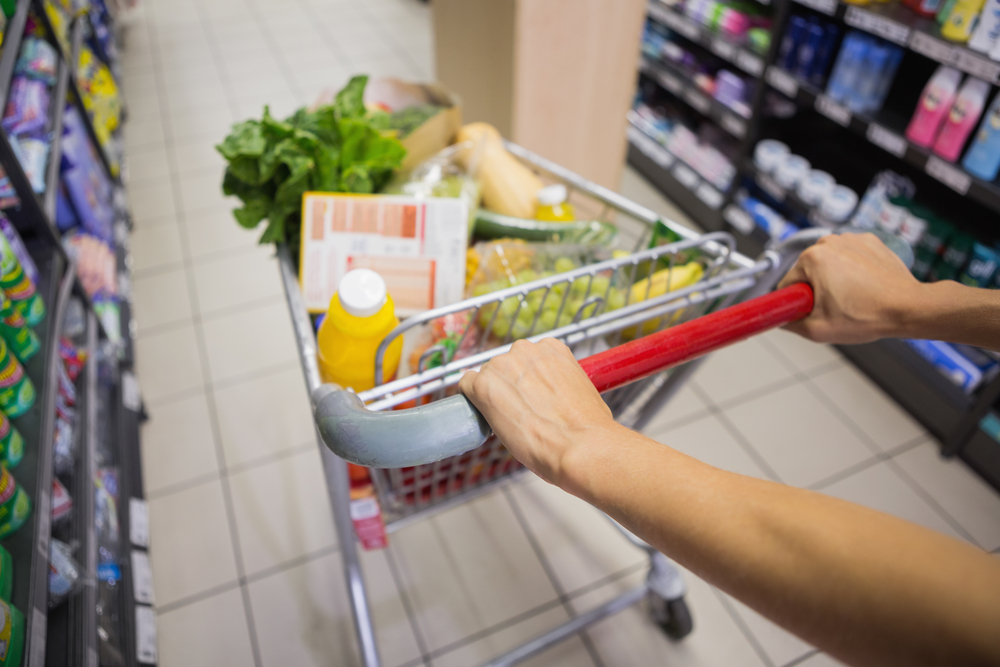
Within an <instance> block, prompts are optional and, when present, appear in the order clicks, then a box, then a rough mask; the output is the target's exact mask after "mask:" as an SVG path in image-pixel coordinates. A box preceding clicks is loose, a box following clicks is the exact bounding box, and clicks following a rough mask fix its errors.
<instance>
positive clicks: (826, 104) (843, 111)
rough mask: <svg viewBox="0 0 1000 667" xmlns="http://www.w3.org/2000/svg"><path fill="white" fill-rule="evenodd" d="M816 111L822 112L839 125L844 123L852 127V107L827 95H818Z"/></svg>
mask: <svg viewBox="0 0 1000 667" xmlns="http://www.w3.org/2000/svg"><path fill="white" fill-rule="evenodd" d="M816 111H818V112H820V113H821V114H823V115H824V116H826V117H827V118H829V119H830V120H832V121H833V122H834V123H837V124H838V125H843V126H844V127H850V125H851V111H850V109H848V108H847V107H845V106H844V105H842V104H839V103H837V102H834V101H833V100H831V99H830V98H829V97H827V96H826V95H817V96H816Z"/></svg>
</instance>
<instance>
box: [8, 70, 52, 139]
mask: <svg viewBox="0 0 1000 667" xmlns="http://www.w3.org/2000/svg"><path fill="white" fill-rule="evenodd" d="M48 111H49V86H48V85H46V83H45V82H44V81H39V80H37V79H32V78H29V77H27V76H16V77H14V80H13V81H12V82H11V84H10V91H9V92H8V94H7V107H6V109H5V110H4V114H3V121H2V123H0V125H2V126H3V129H4V130H5V131H6V132H7V133H8V134H12V135H15V136H20V135H30V134H33V133H41V132H43V131H44V129H45V126H46V124H48V121H49V117H48Z"/></svg>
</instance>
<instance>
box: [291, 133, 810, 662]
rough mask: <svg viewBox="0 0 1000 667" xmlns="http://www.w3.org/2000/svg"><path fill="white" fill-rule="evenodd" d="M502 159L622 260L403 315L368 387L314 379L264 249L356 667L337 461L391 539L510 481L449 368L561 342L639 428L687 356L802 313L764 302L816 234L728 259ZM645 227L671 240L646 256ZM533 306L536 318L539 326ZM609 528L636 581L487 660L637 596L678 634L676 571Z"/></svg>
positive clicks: (300, 322)
mask: <svg viewBox="0 0 1000 667" xmlns="http://www.w3.org/2000/svg"><path fill="white" fill-rule="evenodd" d="M508 149H509V150H510V151H511V152H512V153H513V154H515V155H516V156H517V157H519V158H520V159H521V160H522V161H523V162H525V163H526V164H527V165H528V166H529V167H531V168H532V169H534V170H535V171H537V172H539V174H540V175H541V176H542V177H543V178H544V179H547V180H550V181H556V182H562V183H564V184H565V185H566V186H567V188H568V189H569V190H570V192H571V201H573V203H574V205H576V206H577V207H578V208H580V209H583V210H588V211H593V212H594V215H595V217H600V218H603V219H605V220H609V219H611V218H613V219H614V222H615V224H616V225H617V226H618V227H619V229H621V231H622V233H621V235H620V238H623V239H628V240H629V245H630V246H631V250H632V252H623V251H618V252H615V253H613V254H612V256H611V257H610V258H608V259H606V260H604V261H599V262H595V263H592V264H589V265H585V266H581V267H579V268H575V269H573V270H571V271H566V272H562V273H557V274H553V275H547V276H543V277H540V278H537V279H535V280H530V281H528V282H524V283H517V281H516V280H513V281H512V282H513V283H514V284H512V285H511V286H510V287H509V288H506V289H502V290H499V291H495V292H492V293H489V294H484V295H482V296H478V297H474V298H471V299H467V300H465V301H462V302H459V303H456V304H452V305H450V306H446V307H443V308H438V309H435V310H431V311H428V312H426V313H423V314H421V315H418V316H415V317H412V318H409V319H407V320H406V321H404V322H402V323H401V324H400V325H399V326H397V327H396V329H394V330H393V331H392V332H391V333H390V334H389V335H388V336H387V337H386V339H385V340H384V341H383V342H382V344H381V346H380V348H379V353H378V355H377V360H376V368H375V377H376V387H375V388H374V389H371V390H369V391H364V392H361V393H359V394H355V393H354V392H352V391H349V390H348V391H344V390H341V389H340V388H339V387H335V386H333V385H322V384H321V381H320V376H319V370H318V367H317V363H316V339H315V335H314V333H313V328H312V323H311V321H310V318H309V315H308V313H307V312H306V310H305V307H304V304H303V301H302V297H301V294H300V292H299V288H298V281H297V277H296V271H295V268H294V263H293V259H292V257H291V254H290V251H289V249H288V248H287V247H281V248H279V250H278V256H279V264H280V269H281V276H282V281H283V283H284V287H285V294H286V297H287V300H288V305H289V310H290V312H291V316H292V321H293V326H294V330H295V334H296V338H297V343H298V347H299V353H300V357H301V362H302V367H303V371H304V373H305V379H306V385H307V388H308V389H309V392H310V394H311V396H312V401H313V408H314V416H315V420H316V426H317V432H318V435H319V439H318V440H319V443H320V445H321V446H320V450H321V455H322V460H323V467H324V473H325V477H326V482H327V491H328V493H329V496H330V503H331V506H332V509H333V516H334V521H335V523H336V530H337V534H338V540H339V543H340V544H341V545H342V548H343V563H344V576H345V578H346V582H347V589H348V591H349V594H350V597H351V605H352V611H353V614H354V621H355V631H356V634H357V638H358V641H359V644H360V647H361V654H362V657H363V660H364V664H365V665H366V666H367V667H374V666H376V665H379V664H381V663H380V662H379V656H378V650H377V647H376V643H375V633H374V628H373V625H372V621H371V615H370V613H369V609H368V601H367V596H366V593H365V584H364V580H363V577H362V575H361V570H360V565H359V562H358V555H357V546H356V538H355V535H354V531H353V524H352V521H351V517H350V512H349V503H350V495H349V493H350V485H349V479H348V471H347V464H346V461H351V462H353V463H356V464H359V465H364V466H367V467H369V468H370V469H371V470H370V472H371V474H372V480H373V483H374V486H375V489H376V493H377V496H378V500H379V503H380V505H381V507H382V512H383V516H384V517H385V520H386V529H387V530H388V531H390V532H391V531H392V530H395V529H397V528H399V527H401V526H403V525H406V524H407V523H409V522H412V521H416V520H419V519H421V518H424V517H426V516H429V515H430V514H431V513H434V512H439V511H441V510H442V509H445V508H448V507H451V506H453V505H455V504H457V503H461V502H465V501H467V500H470V499H472V498H474V497H476V496H477V495H480V494H482V493H485V492H487V491H489V490H491V489H492V488H494V487H495V486H496V485H498V484H501V483H503V482H505V481H508V480H510V479H511V478H512V477H513V476H515V475H517V474H519V473H520V472H523V468H522V466H521V464H520V463H519V462H518V461H517V460H516V459H514V458H513V457H512V456H511V455H510V453H509V452H507V450H506V449H505V448H504V447H503V445H502V444H501V443H500V442H499V441H498V440H497V439H496V438H495V437H493V436H492V435H491V433H490V429H489V425H488V424H487V423H486V421H485V420H484V419H483V418H482V416H481V415H480V414H479V413H478V412H477V411H476V410H475V409H474V408H473V407H472V405H471V404H470V403H469V402H468V400H466V399H465V398H464V397H463V396H461V395H460V394H457V393H456V390H455V385H456V384H457V382H458V380H459V378H460V377H461V375H462V373H463V372H465V371H466V370H468V369H472V368H476V367H478V366H480V365H482V364H483V363H485V362H486V361H488V360H489V359H491V358H493V357H495V356H497V355H499V354H503V353H504V352H506V351H507V350H508V349H509V348H510V346H511V344H512V343H513V341H514V340H515V339H522V338H524V339H528V340H531V341H538V340H541V339H542V338H547V337H548V338H558V339H560V340H562V341H563V342H565V343H566V344H567V345H569V346H570V348H571V349H572V350H573V352H574V354H575V356H576V357H577V358H578V359H579V360H580V363H581V366H582V367H583V368H584V370H585V371H586V372H587V373H588V376H589V377H590V378H591V380H592V381H593V382H594V384H595V385H596V386H597V388H598V389H599V390H600V391H601V392H602V393H603V395H604V398H605V400H606V402H607V403H608V405H609V406H610V407H611V410H612V413H613V414H614V415H615V417H616V419H618V420H619V421H620V422H622V423H624V424H626V425H628V426H630V427H633V428H641V427H642V426H643V425H645V423H646V422H647V421H648V420H649V418H650V417H652V416H653V415H654V414H655V413H656V412H657V411H658V410H659V409H660V408H661V407H662V406H663V405H664V404H665V403H666V402H667V401H668V400H669V399H670V397H671V396H672V395H673V394H674V393H675V392H676V390H677V389H678V388H679V387H680V386H681V384H682V383H683V382H684V380H685V379H686V378H687V377H688V376H689V375H690V374H691V372H692V371H693V369H694V367H695V364H696V363H697V362H696V361H694V360H695V359H696V358H697V357H699V356H701V355H703V354H707V353H708V352H711V351H712V350H714V349H717V348H719V347H722V346H724V345H727V344H729V343H732V342H735V341H737V340H741V339H743V338H746V337H748V336H750V335H753V334H755V333H759V332H762V331H765V330H767V329H770V328H773V327H775V326H779V325H781V324H784V323H787V322H790V321H793V320H795V319H799V318H801V317H804V316H805V315H807V314H808V313H809V311H810V310H811V309H812V291H811V290H810V289H809V288H808V287H807V286H805V285H795V286H792V287H790V288H785V289H783V290H779V291H777V292H773V293H770V292H771V289H772V288H773V287H774V285H775V284H776V282H777V280H778V279H779V278H780V276H781V275H783V273H784V271H785V270H786V269H787V268H788V267H789V266H790V264H791V263H792V262H794V259H795V257H796V256H797V254H796V253H795V250H796V248H797V247H799V245H800V244H801V245H808V244H809V243H811V242H812V241H813V240H814V239H815V238H816V236H817V233H809V232H807V233H803V234H801V235H798V237H797V238H795V239H794V240H793V241H792V242H791V243H786V244H785V246H784V248H785V250H784V251H783V252H778V251H768V252H767V253H765V254H764V255H763V256H762V257H761V258H760V259H759V260H751V259H749V258H747V257H744V256H742V255H739V254H738V253H736V252H735V251H734V247H735V246H734V241H733V239H732V237H730V236H729V235H728V234H725V233H713V234H706V235H699V234H697V233H695V232H693V231H691V230H689V229H686V228H684V227H681V226H678V225H675V224H674V223H671V222H665V221H661V220H659V217H658V216H657V215H655V214H654V213H653V212H651V211H649V210H647V209H645V208H643V207H641V206H638V205H636V204H634V203H633V202H631V201H629V200H627V199H625V198H623V197H621V196H619V195H617V194H615V193H613V192H611V191H609V190H607V189H605V188H602V187H600V186H597V185H595V184H593V183H589V182H587V181H585V180H584V179H582V178H580V177H579V176H577V175H576V174H574V173H572V172H569V171H567V170H565V169H563V168H561V167H559V166H558V165H555V164H553V163H551V162H549V161H547V160H544V159H543V158H541V157H539V156H537V155H534V154H532V153H530V152H529V151H526V150H524V149H523V148H520V147H518V146H516V145H513V144H508ZM609 221H610V220H609ZM657 224H660V225H663V226H664V227H665V228H667V229H669V230H670V231H671V232H672V234H673V238H675V239H680V240H678V241H675V242H673V243H668V244H666V245H661V246H655V247H648V246H649V245H651V242H650V239H651V238H652V236H651V235H652V231H653V228H654V226H656V225H657ZM609 254H610V253H609ZM692 261H693V262H697V263H698V265H699V269H700V272H699V273H697V275H700V279H697V280H694V281H689V282H688V283H687V284H685V286H683V287H680V288H678V285H676V284H671V281H672V280H673V276H674V275H675V271H674V269H676V268H677V267H679V266H680V265H681V264H682V263H689V262H692ZM544 310H548V311H550V313H552V314H550V315H549V316H547V317H543V311H544ZM443 320H447V321H448V322H449V323H450V325H451V326H453V327H455V326H456V325H457V327H458V328H457V331H461V335H460V337H459V339H458V343H457V345H455V346H453V347H452V348H451V349H449V348H446V347H444V346H432V347H431V348H429V349H427V350H426V351H425V352H424V353H423V355H421V357H420V363H419V364H418V368H417V369H416V372H414V373H413V374H412V375H409V376H408V377H401V378H399V379H396V380H393V381H390V382H386V383H383V382H382V380H383V378H382V359H383V355H384V353H385V350H386V348H387V347H388V346H389V344H390V343H391V342H392V341H393V340H395V339H396V338H398V337H400V336H403V335H405V334H407V333H412V332H417V331H419V330H420V328H421V327H427V326H431V325H434V324H435V323H437V322H441V321H443ZM432 355H438V358H439V359H440V361H441V363H440V365H439V366H438V367H436V368H430V369H428V368H426V364H427V361H428V360H429V359H430V357H431V356H432ZM674 366H677V367H676V368H674V369H673V370H670V371H668V370H667V369H669V368H671V367H674ZM411 406H413V407H411ZM400 408H409V409H400ZM615 525H616V526H617V524H615ZM619 528H620V529H621V531H622V533H623V535H624V536H625V537H626V538H627V539H629V540H630V541H632V542H633V543H634V544H635V545H636V546H637V547H639V548H642V549H644V550H645V551H646V552H647V553H648V555H649V559H650V569H649V574H648V576H647V578H646V581H645V583H644V584H643V585H641V586H639V587H637V588H635V589H634V590H632V591H629V592H628V593H626V594H624V595H622V596H620V597H618V598H616V599H614V600H612V601H611V602H608V603H606V604H604V605H602V606H600V607H598V608H596V609H593V610H591V611H589V612H587V613H584V614H581V615H579V616H576V617H575V618H573V619H572V620H571V621H569V622H568V623H566V624H564V625H562V626H560V627H558V628H556V629H554V630H552V631H551V632H549V633H546V634H545V635H543V636H541V637H537V638H535V639H534V640H532V641H530V642H528V643H527V644H525V645H524V646H521V647H519V648H517V649H514V650H513V651H511V652H509V653H507V654H506V655H504V656H501V657H499V658H497V659H496V660H495V661H493V662H491V663H489V664H490V665H513V664H516V663H517V662H520V661H522V660H525V659H527V658H529V657H531V656H533V655H536V654H537V653H540V652H541V651H543V650H545V649H546V648H548V647H549V646H551V645H552V644H553V643H555V642H558V641H560V640H562V639H565V638H567V637H569V636H571V635H572V634H574V633H576V632H579V631H580V630H582V629H584V628H586V627H587V626H588V625H590V624H592V623H595V622H597V621H599V620H600V619H602V618H604V617H606V616H608V615H609V614H613V613H615V612H617V611H619V610H621V609H624V608H626V607H628V606H629V605H631V604H634V603H635V602H638V601H639V600H641V599H644V598H646V599H648V600H649V601H650V609H651V612H652V615H653V617H654V620H656V621H657V622H658V623H659V624H660V626H661V627H662V628H663V629H664V630H665V631H666V632H667V633H668V634H669V635H670V636H672V637H675V638H680V637H683V636H684V635H686V634H687V633H689V632H690V631H691V629H692V622H691V616H690V614H689V612H688V610H687V607H686V605H685V603H684V599H683V598H684V593H685V587H684V582H683V580H682V578H681V577H680V575H679V573H678V572H677V570H676V569H675V568H674V566H673V565H672V564H671V563H670V562H669V561H668V560H667V558H666V557H665V556H663V555H662V554H660V553H659V552H657V551H656V550H655V549H653V548H652V547H650V546H649V545H647V544H645V543H644V542H642V541H641V540H639V539H638V538H636V537H635V536H633V535H631V534H630V533H629V532H628V531H626V530H625V529H624V528H621V527H620V526H619Z"/></svg>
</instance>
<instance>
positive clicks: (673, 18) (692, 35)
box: [649, 0, 767, 78]
mask: <svg viewBox="0 0 1000 667" xmlns="http://www.w3.org/2000/svg"><path fill="white" fill-rule="evenodd" d="M765 4H767V3H765ZM649 16H650V18H652V19H653V20H655V21H657V22H658V23H662V24H663V25H665V26H666V27H668V28H670V29H671V30H673V31H674V32H676V33H678V34H680V35H682V36H683V37H686V38H687V39H689V40H691V41H692V42H695V43H696V44H700V45H701V46H703V47H705V48H706V49H708V50H709V51H711V52H712V53H714V54H715V55H717V56H719V57H720V58H722V59H723V60H726V61H728V62H730V63H732V64H734V65H736V66H737V67H739V68H740V69H741V70H743V71H744V72H746V73H747V74H749V75H750V76H753V77H756V78H760V76H761V74H763V73H764V58H763V57H761V56H760V55H758V54H756V53H754V52H752V51H750V50H749V49H747V48H746V47H744V46H743V45H742V44H739V43H737V42H736V41H734V39H733V38H732V37H728V36H725V35H720V34H718V33H716V32H714V31H713V30H711V29H710V28H708V27H707V26H704V25H702V24H701V23H698V22H697V21H694V20H693V19H690V18H688V17H687V16H685V15H684V14H681V13H680V12H678V11H677V10H675V9H674V8H672V7H670V6H669V5H667V4H665V3H663V2H660V0H652V2H650V3H649Z"/></svg>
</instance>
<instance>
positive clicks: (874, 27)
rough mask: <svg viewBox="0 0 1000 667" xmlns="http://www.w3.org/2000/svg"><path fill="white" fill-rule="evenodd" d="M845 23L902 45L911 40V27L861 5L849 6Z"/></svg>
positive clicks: (845, 15)
mask: <svg viewBox="0 0 1000 667" xmlns="http://www.w3.org/2000/svg"><path fill="white" fill-rule="evenodd" d="M844 23H846V24H847V25H849V26H852V27H854V28H857V29H859V30H864V31H865V32H867V33H871V34H873V35H877V36H879V37H882V38H883V39H887V40H889V41H890V42H895V43H896V44H899V45H901V46H906V45H907V44H908V43H909V41H910V29H909V28H908V27H907V26H905V25H903V24H902V23H899V22H898V21H893V20H892V19H887V18H885V17H884V16H879V15H878V14H873V13H872V12H870V11H868V10H867V9H861V8H860V7H848V8H847V13H846V14H844Z"/></svg>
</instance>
